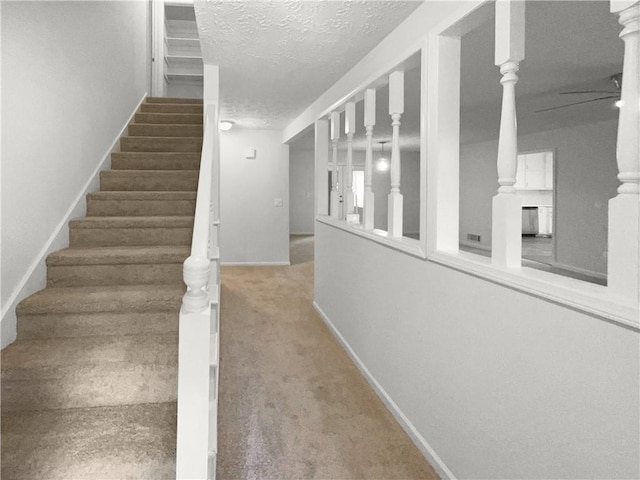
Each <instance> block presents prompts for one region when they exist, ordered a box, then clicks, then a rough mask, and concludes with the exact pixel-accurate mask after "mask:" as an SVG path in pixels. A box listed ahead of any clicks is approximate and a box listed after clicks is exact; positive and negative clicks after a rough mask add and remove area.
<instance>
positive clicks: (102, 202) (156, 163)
mask: <svg viewBox="0 0 640 480" xmlns="http://www.w3.org/2000/svg"><path fill="white" fill-rule="evenodd" d="M120 147H121V148H120V150H121V151H120V152H119V153H114V154H112V170H108V171H103V172H102V174H101V177H100V191H98V192H95V193H91V194H89V195H88V196H87V216H86V217H85V218H83V219H81V220H74V221H72V222H70V224H69V243H70V247H69V248H67V249H64V250H60V251H58V252H54V253H52V254H51V255H49V257H48V258H47V286H46V288H45V289H44V290H41V291H40V292H37V293H36V294H34V295H32V296H30V297H28V298H27V299H25V300H24V301H23V302H22V303H20V305H19V306H18V309H17V315H18V339H17V341H16V342H15V343H14V344H12V345H10V346H9V347H7V348H6V349H5V350H4V351H3V352H2V477H3V478H5V479H7V480H9V479H35V478H40V479H55V478H66V479H123V478H136V479H139V478H149V479H163V478H175V442H176V440H175V438H176V389H177V359H178V351H177V346H178V312H179V308H180V302H181V297H182V295H183V294H184V291H185V286H184V284H183V282H182V262H183V261H184V259H185V258H187V257H188V256H189V251H190V244H191V234H192V229H193V215H194V208H195V199H196V188H197V181H198V167H199V162H200V154H201V153H200V152H201V149H202V102H201V101H198V100H191V99H171V98H147V99H146V100H145V102H144V103H143V104H142V105H141V106H140V110H139V112H138V113H136V114H135V119H134V121H133V122H132V123H131V124H130V125H129V127H128V133H127V135H126V136H123V137H122V138H121V142H120Z"/></svg>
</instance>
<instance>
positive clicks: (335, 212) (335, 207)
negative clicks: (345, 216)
mask: <svg viewBox="0 0 640 480" xmlns="http://www.w3.org/2000/svg"><path fill="white" fill-rule="evenodd" d="M331 218H340V195H339V194H338V192H336V191H335V190H331Z"/></svg>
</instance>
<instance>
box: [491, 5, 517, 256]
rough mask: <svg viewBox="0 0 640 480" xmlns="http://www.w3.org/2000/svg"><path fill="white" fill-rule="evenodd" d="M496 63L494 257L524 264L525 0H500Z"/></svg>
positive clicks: (496, 26)
mask: <svg viewBox="0 0 640 480" xmlns="http://www.w3.org/2000/svg"><path fill="white" fill-rule="evenodd" d="M495 28H496V50H495V63H496V65H497V66H499V67H500V73H501V74H502V79H501V80H500V83H501V84H502V87H503V90H502V116H501V118H500V139H499V141H498V184H499V187H498V194H497V195H496V196H495V197H493V217H492V226H491V236H492V249H491V258H492V261H493V263H494V264H496V265H500V266H505V267H512V268H519V267H520V266H521V265H522V259H521V257H522V199H521V198H520V197H519V196H518V194H517V192H516V189H515V188H514V187H513V185H514V184H515V183H516V169H517V161H518V128H517V123H516V94H515V85H516V83H517V82H518V76H517V75H516V72H517V71H518V68H519V63H520V62H521V61H522V60H523V59H524V2H523V1H520V0H497V1H496V25H495Z"/></svg>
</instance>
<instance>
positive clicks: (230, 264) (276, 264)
mask: <svg viewBox="0 0 640 480" xmlns="http://www.w3.org/2000/svg"><path fill="white" fill-rule="evenodd" d="M220 266H222V267H289V266H291V263H290V262H221V263H220Z"/></svg>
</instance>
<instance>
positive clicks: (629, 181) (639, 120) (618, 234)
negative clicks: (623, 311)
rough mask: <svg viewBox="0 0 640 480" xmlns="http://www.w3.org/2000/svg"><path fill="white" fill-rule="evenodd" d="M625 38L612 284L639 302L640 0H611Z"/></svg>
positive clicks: (612, 225) (614, 289) (611, 202)
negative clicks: (618, 184)
mask: <svg viewBox="0 0 640 480" xmlns="http://www.w3.org/2000/svg"><path fill="white" fill-rule="evenodd" d="M611 12H612V13H616V14H618V15H619V22H620V24H621V25H622V26H623V29H622V32H620V38H622V40H623V41H624V62H623V67H622V92H621V98H620V99H621V101H622V102H621V106H620V117H619V121H618V143H617V151H616V158H617V161H618V172H619V173H618V179H619V180H620V182H621V185H620V186H619V187H618V195H617V196H616V197H615V198H612V199H611V200H609V251H608V282H607V284H608V286H609V288H610V290H611V292H612V293H614V294H617V295H621V296H623V297H625V298H628V299H630V300H631V301H633V302H634V304H636V305H637V304H638V303H639V302H640V93H639V89H640V2H638V1H628V0H626V1H625V0H617V1H615V0H612V1H611Z"/></svg>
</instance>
